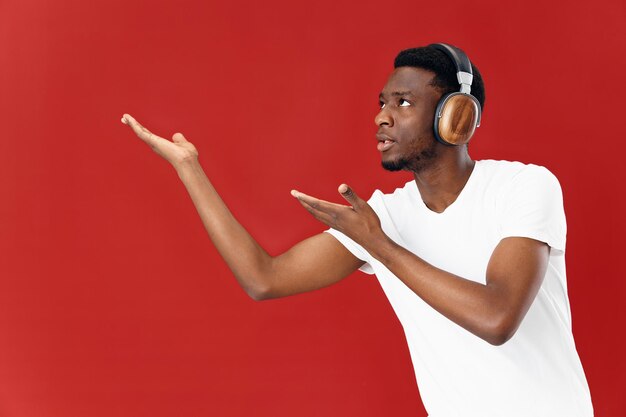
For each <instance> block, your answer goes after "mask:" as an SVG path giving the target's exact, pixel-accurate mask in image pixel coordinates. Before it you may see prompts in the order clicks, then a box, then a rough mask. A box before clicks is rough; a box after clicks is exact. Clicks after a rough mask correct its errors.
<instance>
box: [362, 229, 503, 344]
mask: <svg viewBox="0 0 626 417" xmlns="http://www.w3.org/2000/svg"><path fill="white" fill-rule="evenodd" d="M368 252H369V253H370V254H371V255H372V256H374V257H375V258H376V259H377V260H378V261H380V262H381V263H382V264H384V265H385V266H386V267H387V269H389V270H390V271H391V272H392V273H393V274H394V275H395V276H397V277H398V278H399V279H400V280H401V281H402V282H404V284H405V285H406V286H407V287H409V288H410V289H411V290H412V291H413V292H414V293H415V294H417V295H418V296H419V297H420V298H421V299H422V300H424V302H426V303H427V304H429V305H430V306H431V307H433V308H434V309H435V310H437V311H438V312H440V313H441V314H443V315H444V316H446V317H447V318H448V319H450V320H452V321H453V322H455V323H456V324H458V325H460V326H461V327H463V328H465V329H466V330H468V331H469V332H471V333H473V334H475V335H476V336H478V337H480V338H481V339H484V340H486V341H487V342H489V343H492V344H496V345H498V344H502V343H504V342H505V341H506V340H508V338H509V337H510V335H511V331H514V329H511V326H510V319H509V317H508V316H507V314H506V313H507V306H506V305H504V303H503V300H505V297H503V294H501V291H499V289H498V288H497V287H495V286H493V285H492V286H490V285H484V284H481V283H478V282H474V281H471V280H468V279H465V278H462V277H459V276H457V275H454V274H451V273H449V272H446V271H443V270H441V269H439V268H436V267H434V266H433V265H431V264H429V263H427V262H425V261H424V260H423V259H421V258H419V257H418V256H416V255H415V254H413V253H411V252H410V251H408V250H406V249H405V248H403V247H401V246H399V245H397V244H396V243H395V242H393V241H392V240H391V239H389V238H384V239H381V240H380V241H379V242H378V243H377V244H375V245H372V246H371V247H370V248H369V250H368ZM509 307H510V306H509Z"/></svg>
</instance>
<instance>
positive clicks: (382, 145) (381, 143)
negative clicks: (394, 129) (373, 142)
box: [376, 133, 396, 152]
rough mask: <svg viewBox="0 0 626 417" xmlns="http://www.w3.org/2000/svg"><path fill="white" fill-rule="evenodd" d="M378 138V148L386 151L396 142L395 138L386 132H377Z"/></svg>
mask: <svg viewBox="0 0 626 417" xmlns="http://www.w3.org/2000/svg"><path fill="white" fill-rule="evenodd" d="M376 139H377V140H378V145H377V146H376V148H377V149H378V150H379V151H380V152H385V151H386V150H388V149H389V148H391V147H392V146H393V145H395V143H396V141H395V139H393V138H392V137H391V136H387V135H385V134H384V133H377V134H376Z"/></svg>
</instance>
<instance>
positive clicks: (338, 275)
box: [122, 115, 363, 300]
mask: <svg viewBox="0 0 626 417" xmlns="http://www.w3.org/2000/svg"><path fill="white" fill-rule="evenodd" d="M122 122H123V123H125V124H128V125H129V126H130V127H131V128H132V129H133V130H134V131H135V133H136V134H137V136H138V137H139V138H140V139H142V140H143V141H144V142H146V143H147V144H148V145H149V146H150V147H151V148H152V149H153V150H154V151H155V152H156V153H157V154H159V155H161V156H162V157H163V158H165V159H166V160H167V161H168V162H170V163H171V164H172V165H173V166H174V168H175V169H176V172H177V173H178V176H179V177H180V179H181V181H182V182H183V184H184V185H185V187H186V188H187V191H188V193H189V195H190V197H191V199H192V201H193V203H194V205H195V207H196V210H197V211H198V214H199V215H200V218H201V220H202V223H203V224H204V227H205V229H206V231H207V233H208V234H209V237H210V238H211V240H212V241H213V243H214V244H215V246H216V248H217V250H218V251H219V253H220V255H221V256H222V257H223V258H224V260H225V261H226V263H227V264H228V266H229V268H230V269H231V271H232V272H233V274H234V275H235V277H236V278H237V281H238V282H239V284H240V285H241V286H242V288H243V289H244V290H245V291H246V293H247V294H248V295H249V296H250V297H252V298H253V299H255V300H263V299H268V298H275V297H283V296H287V295H291V294H296V293H300V292H304V291H311V290H315V289H318V288H322V287H325V286H328V285H331V284H333V283H335V282H337V281H339V280H341V279H343V278H345V277H346V276H348V275H350V274H351V273H352V272H354V271H355V270H356V269H358V268H359V267H360V266H361V265H362V264H363V261H361V260H359V259H357V258H356V257H355V256H354V255H352V254H351V253H350V252H349V251H348V250H347V249H346V248H344V247H343V245H341V244H340V243H339V242H337V240H336V239H335V238H333V237H332V236H330V235H328V234H326V233H322V234H319V235H316V236H313V237H311V238H309V239H306V240H304V241H302V242H300V243H298V244H297V245H295V246H294V247H292V248H291V249H289V250H288V251H287V252H285V253H283V254H282V255H280V256H276V257H272V256H270V255H269V254H268V253H267V252H266V251H265V250H264V249H263V248H262V247H261V246H260V245H259V244H258V243H257V242H256V241H255V240H254V238H252V236H251V235H250V234H249V233H248V232H247V231H246V229H245V228H244V227H243V226H241V224H239V222H238V221H237V220H236V219H235V217H234V216H233V215H232V214H231V212H230V210H228V207H226V204H224V202H223V201H222V199H221V198H220V196H219V194H218V193H217V191H216V190H215V188H214V187H213V185H212V184H211V182H210V181H209V179H208V178H207V176H206V175H205V173H204V171H203V169H202V167H201V166H200V163H199V162H198V152H197V150H196V148H195V147H194V146H193V145H192V144H191V143H190V142H188V141H187V140H186V139H185V138H184V136H183V135H182V134H180V133H176V134H175V135H174V136H173V141H169V140H167V139H164V138H161V137H158V136H156V135H154V134H152V133H151V132H150V131H148V130H147V129H146V128H144V127H143V126H141V125H140V124H139V123H138V122H137V121H136V120H135V119H133V118H132V117H131V116H129V115H124V117H123V118H122Z"/></svg>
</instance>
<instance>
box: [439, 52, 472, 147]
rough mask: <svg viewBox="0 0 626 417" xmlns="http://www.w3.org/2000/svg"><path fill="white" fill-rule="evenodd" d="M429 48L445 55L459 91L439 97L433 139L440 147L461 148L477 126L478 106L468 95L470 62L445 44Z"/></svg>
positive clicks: (470, 83)
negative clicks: (452, 64) (456, 146)
mask: <svg viewBox="0 0 626 417" xmlns="http://www.w3.org/2000/svg"><path fill="white" fill-rule="evenodd" d="M428 46H429V47H432V48H435V49H438V50H440V51H442V52H443V53H445V54H446V55H447V56H448V57H450V59H451V60H452V61H453V62H454V65H455V66H456V77H457V79H458V81H459V84H460V85H461V89H460V90H459V91H456V92H453V93H449V94H446V95H444V96H443V97H441V100H439V103H438V104H437V109H436V110H435V122H434V124H433V127H434V130H435V138H436V139H437V140H438V141H439V142H441V143H443V144H444V145H452V146H454V145H464V144H466V143H468V142H469V141H470V139H471V138H472V135H473V134H474V130H476V128H477V127H478V126H480V116H481V108H480V103H479V102H478V100H477V99H476V97H474V96H473V95H471V94H470V91H471V89H472V80H473V78H474V75H473V74H472V63H471V62H470V60H469V58H468V57H467V55H465V52H463V51H461V50H460V49H459V48H457V47H455V46H452V45H448V44H445V43H433V44H431V45H428Z"/></svg>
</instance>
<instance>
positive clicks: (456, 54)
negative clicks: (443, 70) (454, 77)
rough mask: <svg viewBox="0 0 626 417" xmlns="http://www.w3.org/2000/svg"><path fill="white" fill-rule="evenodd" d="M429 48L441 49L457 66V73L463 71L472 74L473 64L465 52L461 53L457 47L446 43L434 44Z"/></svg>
mask: <svg viewBox="0 0 626 417" xmlns="http://www.w3.org/2000/svg"><path fill="white" fill-rule="evenodd" d="M428 46H430V47H433V48H435V49H439V50H440V51H441V52H443V53H445V54H446V55H448V56H449V57H450V58H451V59H452V60H453V61H454V65H456V72H461V71H463V72H469V73H470V74H472V63H471V62H470V60H469V58H468V57H467V55H465V52H463V51H461V50H460V49H459V48H457V47H456V46H452V45H448V44H445V43H433V44H430V45H428Z"/></svg>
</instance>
